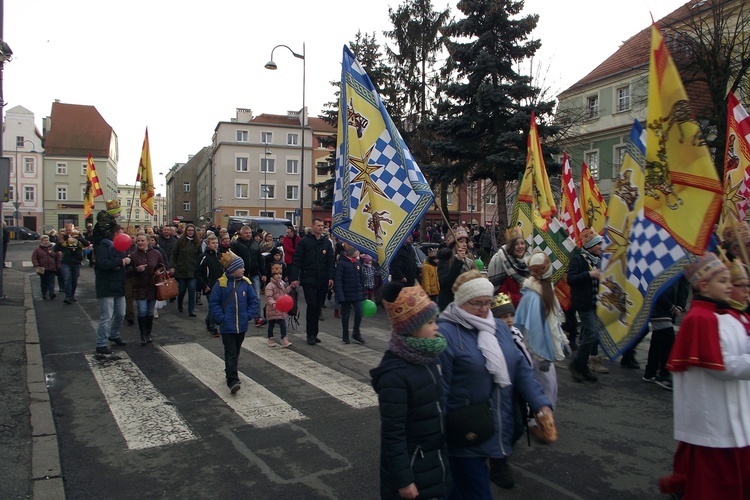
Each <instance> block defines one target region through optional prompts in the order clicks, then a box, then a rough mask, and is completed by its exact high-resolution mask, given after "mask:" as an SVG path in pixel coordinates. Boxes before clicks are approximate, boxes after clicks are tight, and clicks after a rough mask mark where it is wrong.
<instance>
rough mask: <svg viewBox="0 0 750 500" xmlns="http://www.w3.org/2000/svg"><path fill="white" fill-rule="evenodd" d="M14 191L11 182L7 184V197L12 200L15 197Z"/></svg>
mask: <svg viewBox="0 0 750 500" xmlns="http://www.w3.org/2000/svg"><path fill="white" fill-rule="evenodd" d="M15 194H16V193H15V191H14V190H13V185H12V184H11V185H10V186H8V199H9V200H11V201H13V200H14V199H15Z"/></svg>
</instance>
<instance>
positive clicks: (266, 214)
mask: <svg viewBox="0 0 750 500" xmlns="http://www.w3.org/2000/svg"><path fill="white" fill-rule="evenodd" d="M258 216H259V217H271V218H272V219H273V218H275V217H276V212H273V211H271V210H269V211H265V210H261V211H260V212H258Z"/></svg>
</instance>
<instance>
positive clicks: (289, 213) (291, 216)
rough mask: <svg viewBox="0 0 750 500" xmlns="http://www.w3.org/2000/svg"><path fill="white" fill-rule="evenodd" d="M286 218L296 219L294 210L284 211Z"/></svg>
mask: <svg viewBox="0 0 750 500" xmlns="http://www.w3.org/2000/svg"><path fill="white" fill-rule="evenodd" d="M284 218H285V219H289V220H294V210H292V211H291V212H289V211H286V212H284Z"/></svg>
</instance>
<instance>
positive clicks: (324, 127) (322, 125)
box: [250, 113, 336, 133]
mask: <svg viewBox="0 0 750 500" xmlns="http://www.w3.org/2000/svg"><path fill="white" fill-rule="evenodd" d="M250 123H262V124H268V125H284V126H287V127H299V117H298V116H297V115H271V114H268V113H262V114H260V115H258V116H256V117H255V118H253V119H252V120H250ZM307 123H308V126H309V127H310V128H311V129H313V130H314V131H316V132H330V133H334V132H335V131H336V127H332V126H331V125H329V124H328V122H326V121H325V120H323V119H321V118H317V117H314V116H308V117H307Z"/></svg>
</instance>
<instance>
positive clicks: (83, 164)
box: [81, 163, 89, 176]
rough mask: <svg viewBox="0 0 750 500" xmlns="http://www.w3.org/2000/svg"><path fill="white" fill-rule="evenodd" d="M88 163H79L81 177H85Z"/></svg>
mask: <svg viewBox="0 0 750 500" xmlns="http://www.w3.org/2000/svg"><path fill="white" fill-rule="evenodd" d="M88 166H89V165H88V163H81V175H83V176H86V175H88V174H87V173H86V170H87V169H88Z"/></svg>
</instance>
